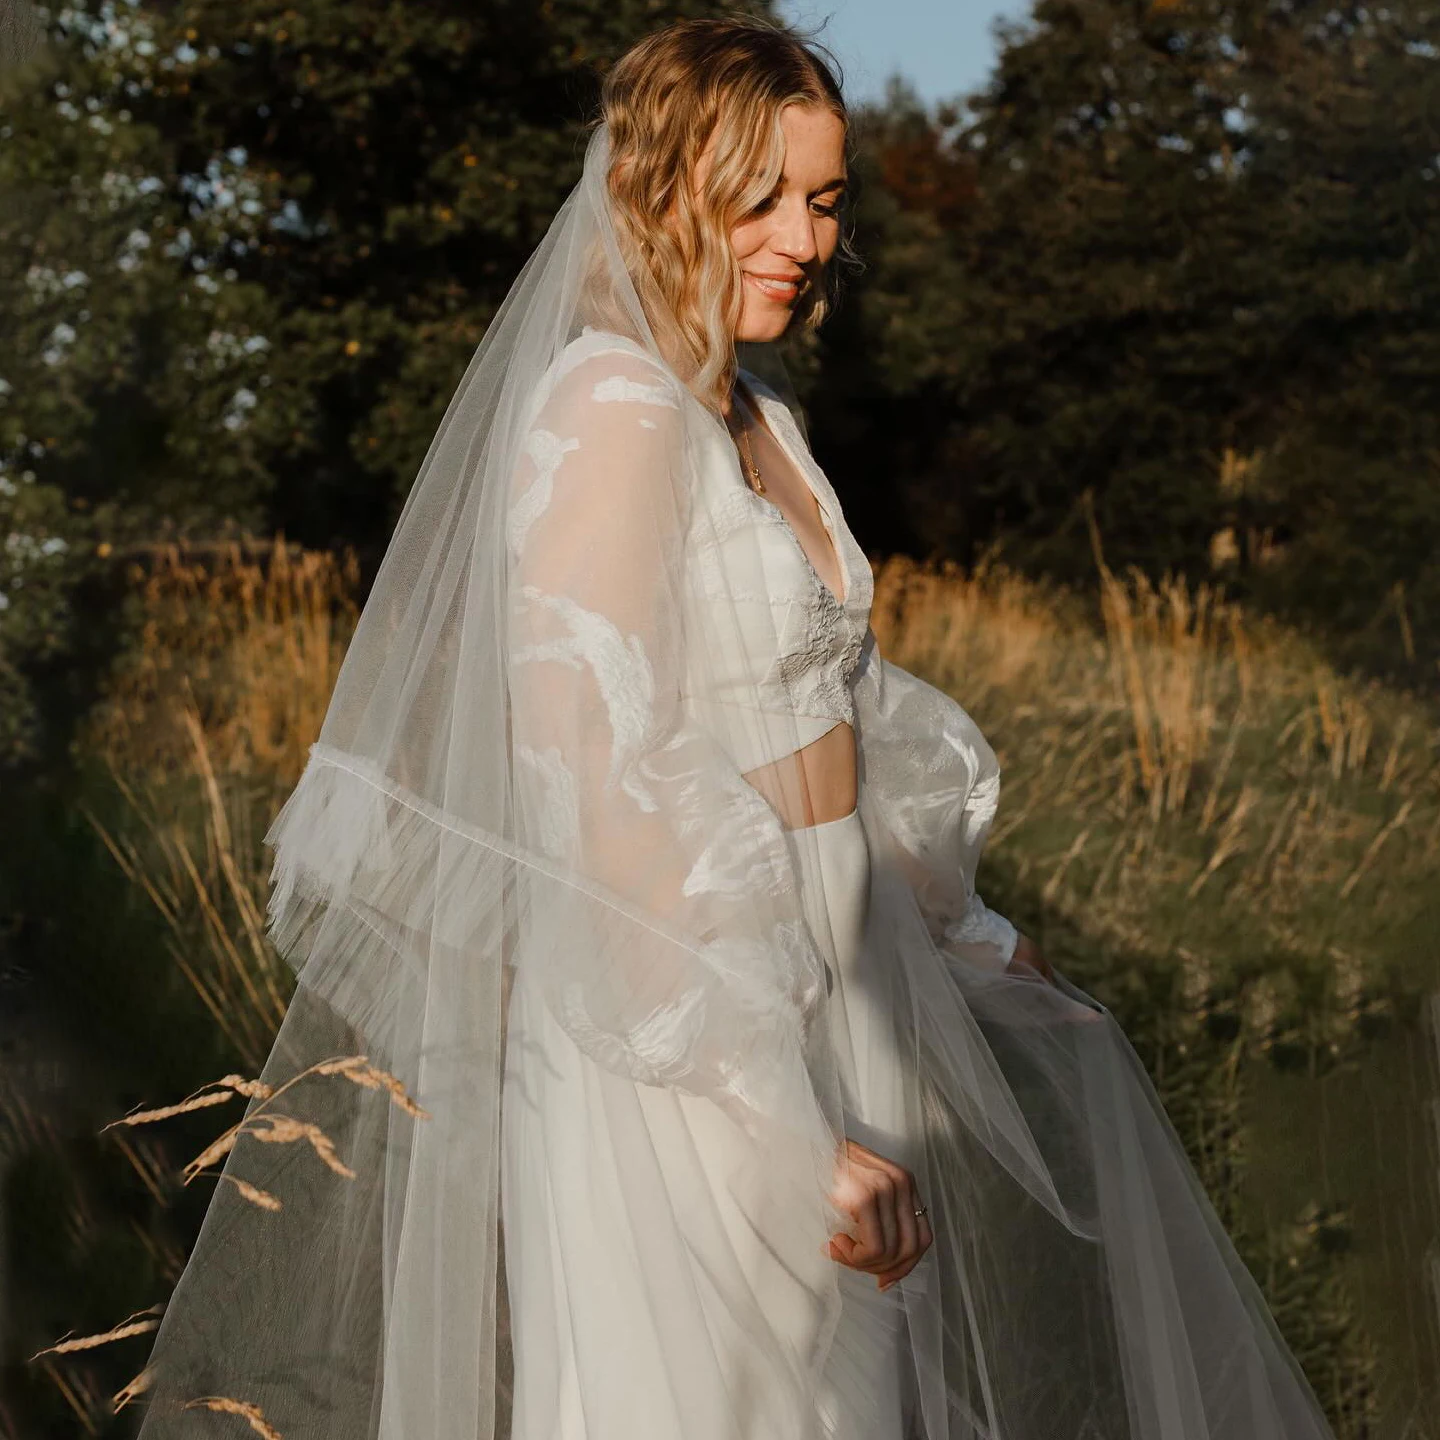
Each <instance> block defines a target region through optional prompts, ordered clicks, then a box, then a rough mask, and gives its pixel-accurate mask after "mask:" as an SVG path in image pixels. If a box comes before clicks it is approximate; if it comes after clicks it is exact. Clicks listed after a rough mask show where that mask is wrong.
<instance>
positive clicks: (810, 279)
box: [696, 105, 846, 340]
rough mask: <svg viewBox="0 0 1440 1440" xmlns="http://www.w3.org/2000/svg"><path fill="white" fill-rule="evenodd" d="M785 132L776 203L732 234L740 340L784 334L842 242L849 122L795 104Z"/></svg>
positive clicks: (785, 115)
mask: <svg viewBox="0 0 1440 1440" xmlns="http://www.w3.org/2000/svg"><path fill="white" fill-rule="evenodd" d="M780 128H781V130H782V131H783V132H784V135H785V169H784V174H783V175H782V176H781V177H780V181H779V183H778V184H777V185H776V187H775V190H774V191H773V192H772V193H771V195H770V196H769V197H768V199H766V200H765V201H763V202H762V203H761V205H760V207H759V208H758V209H757V210H755V211H754V212H753V213H752V214H751V215H749V216H747V217H746V218H745V219H744V220H742V221H741V222H740V223H739V224H738V225H736V226H735V227H734V228H733V229H732V230H731V231H730V245H731V248H732V249H733V250H734V251H735V258H736V260H737V261H739V264H740V271H741V275H742V285H743V289H744V309H743V310H742V311H741V315H740V325H739V329H738V330H737V331H736V333H735V338H736V340H774V339H776V338H778V337H779V336H780V335H783V334H784V333H785V330H786V327H787V326H788V325H789V324H790V319H791V316H792V315H793V314H794V311H795V305H796V302H797V300H798V299H799V297H800V296H801V295H802V294H804V293H805V291H807V290H809V289H811V288H813V287H815V286H818V285H819V284H820V282H821V277H822V275H823V274H824V270H825V266H826V265H827V264H829V262H830V257H831V256H832V255H834V253H835V247H836V245H837V244H838V243H839V240H840V219H839V207H840V202H841V199H842V197H843V195H844V191H845V183H846V173H845V126H844V123H843V122H842V121H841V119H840V117H839V116H838V115H836V114H834V113H833V112H832V111H830V110H827V109H824V108H822V107H819V106H813V105H787V106H786V107H785V108H784V109H783V110H782V111H781V112H780ZM708 159H709V157H708V154H706V155H702V156H701V158H700V161H699V164H698V165H697V167H696V169H697V175H696V180H697V182H698V181H699V180H700V178H701V177H702V176H703V173H704V170H703V167H704V166H705V165H706V164H707V163H708Z"/></svg>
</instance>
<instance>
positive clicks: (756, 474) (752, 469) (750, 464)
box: [726, 405, 765, 495]
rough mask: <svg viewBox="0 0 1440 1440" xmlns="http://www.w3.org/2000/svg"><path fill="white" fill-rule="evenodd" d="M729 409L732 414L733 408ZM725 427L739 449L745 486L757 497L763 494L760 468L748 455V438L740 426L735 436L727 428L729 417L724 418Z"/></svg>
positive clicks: (751, 456)
mask: <svg viewBox="0 0 1440 1440" xmlns="http://www.w3.org/2000/svg"><path fill="white" fill-rule="evenodd" d="M730 408H731V410H732V412H733V410H734V408H735V407H734V406H733V405H732V406H731V407H730ZM726 425H727V428H729V429H730V438H731V439H732V440H734V441H735V442H736V444H737V445H739V447H740V454H741V458H742V460H743V461H744V463H745V472H746V484H748V485H749V486H750V488H751V489H752V490H753V491H754V492H755V493H756V494H757V495H763V494H764V493H765V481H764V480H763V479H761V477H760V467H759V466H758V465H757V464H756V463H755V457H754V456H753V455H752V454H751V453H750V438H749V436H748V435H746V433H745V428H744V426H743V425H742V426H741V428H740V430H739V433H738V434H737V433H736V431H735V430H734V428H733V427H730V426H729V416H727V417H726Z"/></svg>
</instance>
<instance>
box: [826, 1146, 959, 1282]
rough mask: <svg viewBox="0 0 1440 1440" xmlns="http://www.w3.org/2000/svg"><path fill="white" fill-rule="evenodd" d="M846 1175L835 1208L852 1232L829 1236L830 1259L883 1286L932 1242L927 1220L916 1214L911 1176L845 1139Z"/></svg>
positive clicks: (910, 1266) (909, 1266)
mask: <svg viewBox="0 0 1440 1440" xmlns="http://www.w3.org/2000/svg"><path fill="white" fill-rule="evenodd" d="M846 1159H847V1162H848V1163H847V1175H846V1180H845V1182H844V1184H842V1186H841V1187H840V1191H839V1192H837V1195H836V1197H835V1198H836V1204H837V1205H838V1206H839V1207H840V1208H841V1209H844V1210H845V1211H846V1212H847V1213H848V1214H849V1215H850V1216H851V1218H852V1219H853V1220H854V1222H855V1227H856V1231H857V1233H856V1234H855V1235H854V1236H851V1235H845V1234H841V1235H836V1236H833V1237H832V1238H831V1243H830V1256H831V1258H832V1259H834V1260H837V1261H839V1262H840V1263H841V1264H843V1265H848V1266H849V1267H850V1268H851V1269H853V1270H863V1271H866V1272H867V1273H869V1274H873V1275H875V1276H876V1278H877V1280H879V1281H880V1282H881V1287H882V1288H884V1287H885V1285H886V1284H887V1283H893V1281H894V1280H895V1279H899V1278H901V1277H902V1276H904V1275H907V1274H909V1272H910V1271H911V1269H913V1268H914V1266H915V1265H916V1263H917V1262H918V1261H919V1259H920V1257H921V1256H922V1255H923V1254H924V1253H925V1251H926V1250H927V1249H929V1247H930V1245H931V1243H932V1242H933V1238H934V1237H933V1234H932V1232H931V1229H930V1224H929V1221H928V1219H927V1218H925V1217H923V1216H917V1215H916V1214H915V1211H916V1210H917V1209H918V1208H919V1201H918V1200H917V1199H916V1194H915V1177H914V1176H913V1175H911V1173H910V1172H909V1171H908V1170H906V1169H904V1168H903V1167H901V1166H899V1165H896V1164H895V1163H894V1162H893V1161H890V1160H887V1159H886V1158H885V1157H884V1156H883V1155H877V1154H876V1153H875V1152H874V1151H873V1150H869V1149H867V1148H866V1147H865V1146H863V1145H861V1144H859V1143H858V1142H857V1141H854V1140H847V1141H846Z"/></svg>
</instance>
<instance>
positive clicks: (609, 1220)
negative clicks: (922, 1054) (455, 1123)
mask: <svg viewBox="0 0 1440 1440" xmlns="http://www.w3.org/2000/svg"><path fill="white" fill-rule="evenodd" d="M806 835H807V843H806V844H804V845H797V846H796V847H795V853H796V859H797V862H798V864H799V877H800V883H801V887H802V892H803V895H804V897H805V904H806V909H807V914H808V916H809V919H810V923H811V927H812V929H813V931H814V933H815V935H816V937H817V939H818V940H819V941H820V943H821V948H822V951H823V952H824V953H825V957H826V961H827V966H828V968H829V985H830V995H829V1005H830V1012H831V1024H832V1027H833V1029H834V1032H835V1034H836V1035H837V1037H838V1036H848V1050H849V1053H850V1054H851V1055H852V1056H853V1060H854V1068H853V1071H852V1085H851V1087H850V1089H851V1093H849V1094H848V1095H847V1098H846V1103H847V1130H848V1131H855V1132H857V1133H856V1138H859V1139H861V1140H862V1143H870V1139H873V1140H874V1141H875V1143H874V1145H873V1146H872V1148H875V1149H877V1150H878V1149H880V1147H881V1144H883V1143H884V1141H883V1138H882V1137H883V1136H884V1134H885V1133H886V1120H887V1116H889V1115H891V1114H892V1113H893V1112H895V1110H896V1108H897V1105H898V1100H899V1096H900V1092H901V1081H900V1076H899V1073H898V1067H899V1066H900V1064H901V1056H900V1054H899V1053H898V1050H897V1047H896V1046H895V1044H894V1043H893V1041H892V1038H891V1037H892V1036H893V1033H894V1021H893V1017H892V1016H890V1015H888V1014H885V1013H882V998H881V997H883V996H885V995H886V994H887V993H888V990H887V987H886V986H884V985H881V984H875V983H871V977H868V976H866V974H865V973H864V965H865V955H866V951H865V947H864V945H863V944H862V941H863V937H864V931H865V922H866V909H867V902H868V898H869V849H868V846H867V842H866V836H865V829H864V826H863V824H862V822H861V818H860V812H859V810H858V808H857V809H856V810H852V811H851V812H850V814H848V815H846V816H843V817H842V818H840V819H837V820H832V821H828V822H825V823H822V824H819V825H815V826H812V827H809V828H808V830H807V832H806ZM853 1082H858V1083H853ZM504 1093H505V1097H506V1099H505V1110H504V1116H503V1119H502V1136H503V1139H502V1143H503V1148H504V1170H503V1178H502V1218H503V1225H504V1233H505V1262H506V1276H507V1289H508V1295H509V1308H510V1320H511V1333H512V1350H513V1357H514V1377H515V1380H514V1409H513V1418H512V1428H511V1435H512V1437H513V1440H602V1437H603V1440H610V1437H615V1440H620V1437H622V1436H623V1437H625V1440H675V1437H677V1436H681V1435H683V1436H685V1437H686V1440H692V1437H698V1436H710V1435H713V1436H716V1437H722V1436H723V1437H735V1440H740V1437H743V1440H762V1437H772V1436H773V1437H775V1440H780V1437H784V1440H794V1437H797V1436H815V1437H819V1440H892V1437H893V1440H900V1437H901V1435H902V1434H903V1420H904V1415H905V1412H906V1407H907V1403H908V1401H907V1394H908V1392H907V1380H908V1378H909V1374H910V1372H911V1368H912V1367H911V1366H910V1365H909V1360H908V1357H909V1352H908V1347H907V1345H906V1343H905V1311H904V1306H903V1303H902V1301H901V1297H900V1289H899V1287H898V1286H897V1287H892V1288H891V1289H890V1290H888V1291H886V1292H884V1293H882V1292H880V1290H879V1289H878V1286H877V1284H876V1281H875V1277H874V1276H873V1275H868V1274H862V1273H860V1272H857V1271H852V1270H848V1269H846V1268H845V1267H843V1266H839V1265H838V1264H837V1262H835V1261H834V1260H831V1259H830V1258H829V1257H828V1256H826V1257H821V1259H820V1261H819V1263H820V1264H822V1265H829V1266H832V1267H834V1269H835V1270H836V1271H838V1279H839V1287H840V1296H841V1305H840V1310H839V1313H838V1318H836V1317H834V1316H832V1315H827V1314H826V1313H825V1311H824V1310H822V1309H821V1308H819V1307H818V1306H817V1305H816V1303H815V1298H814V1296H815V1290H816V1288H817V1287H816V1284H815V1277H814V1275H813V1273H812V1274H811V1275H809V1276H795V1275H794V1274H792V1273H790V1269H789V1267H788V1266H787V1265H786V1264H784V1263H783V1262H782V1261H781V1260H780V1259H779V1258H778V1257H777V1256H775V1255H774V1254H773V1253H771V1251H770V1249H769V1247H768V1246H767V1245H766V1244H765V1243H764V1242H763V1237H762V1236H760V1235H758V1234H757V1233H755V1229H754V1227H753V1225H751V1224H750V1222H749V1221H748V1219H747V1217H746V1213H745V1210H744V1207H742V1206H739V1205H735V1206H731V1205H730V1204H729V1203H728V1201H729V1185H730V1182H731V1180H732V1178H733V1175H734V1173H735V1167H736V1166H737V1165H739V1164H740V1163H741V1162H742V1158H743V1142H742V1140H741V1137H740V1135H739V1132H738V1131H737V1130H736V1128H735V1126H734V1124H733V1122H731V1121H730V1120H729V1119H727V1118H726V1117H725V1116H724V1115H722V1114H721V1112H720V1111H719V1110H717V1109H716V1107H715V1106H714V1105H713V1104H711V1103H710V1102H709V1101H707V1100H703V1099H698V1098H695V1097H692V1096H689V1095H686V1094H684V1093H683V1092H680V1091H677V1090H673V1089H668V1088H662V1087H656V1086H646V1085H637V1084H635V1083H634V1082H632V1081H629V1080H626V1079H624V1078H622V1077H619V1076H617V1075H615V1074H613V1073H610V1072H608V1071H606V1070H604V1069H602V1068H601V1067H599V1066H597V1065H596V1064H595V1063H594V1062H593V1061H592V1060H590V1059H589V1058H588V1057H587V1056H585V1055H583V1054H582V1053H581V1052H580V1051H579V1050H578V1049H577V1048H576V1047H575V1045H574V1044H573V1042H572V1041H571V1040H570V1038H569V1036H568V1035H567V1034H566V1033H565V1032H564V1031H563V1030H561V1029H560V1027H559V1026H558V1025H557V1024H556V1023H555V1021H554V1019H553V1017H552V1016H551V1015H550V1014H549V1012H548V1010H547V1009H546V1006H545V1002H544V1000H543V999H542V998H541V996H540V995H539V994H538V993H537V992H536V990H535V988H534V987H532V986H531V985H529V984H527V982H526V977H525V976H524V975H523V974H517V976H516V980H515V985H514V988H513V990H512V994H511V999H510V1006H509V1039H508V1061H507V1076H506V1086H505V1092H504ZM866 1137H870V1139H867V1138H866ZM881 1153H884V1152H883V1151H882V1152H881ZM925 1263H926V1262H924V1261H922V1266H923V1265H924V1264H925ZM737 1302H738V1303H737ZM751 1304H753V1305H755V1306H758V1307H759V1310H760V1312H761V1313H763V1314H764V1316H765V1320H766V1324H765V1326H764V1327H761V1328H762V1329H763V1330H764V1331H765V1332H767V1340H766V1341H764V1342H761V1340H760V1336H759V1335H758V1334H746V1333H743V1332H744V1320H743V1317H744V1315H745V1314H746V1313H747V1309H748V1308H749V1306H750V1305H751ZM827 1334H828V1335H829V1336H830V1344H829V1347H828V1352H827V1353H826V1354H825V1357H824V1360H823V1365H822V1366H821V1369H820V1375H819V1382H818V1386H817V1390H818V1393H817V1397H816V1401H817V1403H816V1406H815V1413H813V1414H811V1415H808V1416H805V1415H802V1416H796V1415H791V1414H787V1409H786V1396H787V1394H788V1393H789V1390H790V1387H789V1386H787V1385H786V1384H784V1383H771V1382H772V1380H773V1379H774V1372H773V1371H772V1370H771V1368H770V1365H771V1363H772V1361H773V1358H774V1357H773V1356H771V1355H768V1354H767V1353H766V1350H767V1349H768V1348H769V1347H770V1346H773V1345H774V1343H775V1340H776V1337H777V1336H778V1337H780V1339H781V1342H782V1347H781V1348H783V1347H784V1342H785V1341H786V1340H788V1343H789V1346H790V1347H791V1354H792V1355H799V1356H805V1355H807V1354H814V1355H818V1353H819V1350H820V1348H821V1342H822V1339H823V1337H824V1336H825V1335H827Z"/></svg>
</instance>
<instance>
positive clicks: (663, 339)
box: [592, 16, 860, 408]
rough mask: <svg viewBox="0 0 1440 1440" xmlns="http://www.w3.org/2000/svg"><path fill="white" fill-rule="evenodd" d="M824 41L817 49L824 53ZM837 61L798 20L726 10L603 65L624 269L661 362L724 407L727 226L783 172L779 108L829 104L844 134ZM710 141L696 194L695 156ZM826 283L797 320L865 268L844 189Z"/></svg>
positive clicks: (822, 308) (731, 317)
mask: <svg viewBox="0 0 1440 1440" xmlns="http://www.w3.org/2000/svg"><path fill="white" fill-rule="evenodd" d="M822 52H823V53H822ZM837 72H838V66H835V65H834V62H833V57H831V56H829V52H828V51H823V47H819V46H816V45H815V44H814V42H813V40H811V39H810V38H809V37H807V36H806V35H804V34H803V32H801V31H799V30H796V29H793V28H791V27H789V26H786V25H782V24H779V23H776V22H771V21H768V20H760V19H751V18H748V17H743V16H734V17H727V18H720V19H695V20H679V21H675V22H674V23H672V24H669V25H666V26H665V27H663V28H662V29H659V30H656V31H654V32H653V33H652V34H650V35H647V36H646V37H645V38H644V39H642V40H640V41H638V42H637V43H636V44H635V45H633V46H631V48H630V49H629V50H627V51H626V52H625V53H624V55H622V56H621V57H620V59H619V60H618V61H617V62H616V63H615V65H614V66H613V67H612V68H611V69H610V71H609V72H608V73H607V74H606V76H605V78H604V80H603V82H602V86H601V92H600V113H599V115H598V116H597V117H596V119H595V120H594V121H593V122H592V128H593V126H594V125H596V124H599V123H602V122H603V123H604V124H605V125H606V126H607V127H608V129H609V133H610V154H611V166H610V174H609V190H610V198H611V201H612V204H613V206H614V216H615V224H616V232H617V236H618V239H619V243H620V247H621V252H622V255H623V257H624V260H625V264H626V268H627V270H628V271H629V273H630V277H631V280H632V282H633V283H634V285H635V288H636V291H637V293H638V294H639V297H640V302H641V304H642V305H643V306H644V309H645V314H646V319H647V320H648V322H649V324H650V328H651V330H652V332H653V333H654V335H655V339H656V342H657V344H658V345H659V346H660V348H661V352H662V353H663V354H664V355H665V358H666V360H667V362H668V363H669V364H671V365H672V366H673V367H674V369H675V371H676V373H677V374H679V375H680V376H681V378H682V379H684V381H685V383H686V384H687V385H688V386H689V387H690V389H691V390H692V391H693V392H694V394H695V395H696V396H697V397H698V398H699V399H700V400H702V401H703V402H705V403H706V404H708V405H710V406H712V407H714V408H718V406H719V404H720V402H721V400H722V399H723V398H724V397H725V396H726V395H728V393H729V391H730V387H731V386H732V385H733V384H734V381H735V369H736V356H735V332H736V330H737V329H738V327H739V324H740V317H741V311H742V308H743V305H744V291H743V289H742V283H743V282H742V280H741V274H740V265H739V262H738V261H737V260H736V258H735V253H734V251H733V249H732V248H731V245H730V240H729V232H730V229H731V228H732V227H733V226H734V225H736V224H738V223H739V222H740V221H741V220H743V219H744V218H745V216H747V215H748V214H750V213H751V211H753V210H754V209H755V208H756V207H757V206H758V205H759V204H760V203H761V202H762V201H763V200H764V199H765V197H766V196H767V195H769V194H771V192H772V191H773V190H774V188H775V186H776V185H777V184H778V183H779V180H780V176H781V173H782V171H783V170H784V164H785V137H784V132H783V131H782V130H781V128H780V112H781V111H782V110H783V109H784V108H785V107H786V106H787V105H807V106H818V107H822V108H824V109H828V110H830V111H831V112H832V113H834V114H835V115H837V116H838V117H839V118H840V120H841V121H842V122H843V123H844V125H845V133H846V136H847V143H848V137H849V134H850V115H849V111H848V110H847V108H846V105H845V101H844V98H843V96H842V94H841V88H840V86H841V82H840V79H839V76H838V73H837ZM712 137H713V139H714V141H715V147H714V163H713V165H712V167H711V169H710V170H709V172H708V174H707V175H706V183H705V185H704V188H703V190H702V191H701V193H700V194H698V195H697V194H696V193H695V188H694V175H695V167H696V164H697V162H698V161H699V158H700V155H701V153H702V151H703V150H704V148H705V146H706V144H707V143H708V142H709V141H710V140H711V139H712ZM840 219H841V224H840V239H839V243H838V246H837V249H836V253H835V255H834V256H833V257H832V259H831V262H830V263H829V264H828V265H827V266H826V267H825V271H824V278H823V281H822V284H820V285H819V286H813V287H811V288H810V289H808V290H807V291H805V292H804V293H803V294H802V296H801V297H800V299H799V301H798V302H797V304H796V308H795V313H794V318H793V319H792V322H791V323H792V325H800V326H803V327H806V328H808V329H811V330H813V329H816V328H817V327H818V326H819V325H820V323H821V321H822V320H823V319H824V318H825V316H826V315H827V314H828V313H829V312H830V311H831V310H832V309H833V308H834V306H835V303H836V301H837V299H838V297H839V289H840V284H841V280H842V272H843V271H846V270H849V269H858V268H859V267H860V261H859V257H858V256H857V255H856V253H855V250H854V247H853V233H854V232H853V221H852V218H851V211H850V207H849V201H848V195H847V198H846V199H845V200H843V201H842V208H841V217H840Z"/></svg>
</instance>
